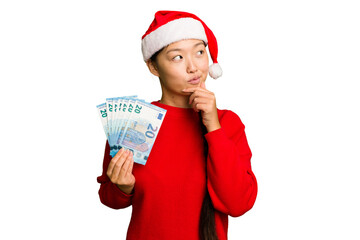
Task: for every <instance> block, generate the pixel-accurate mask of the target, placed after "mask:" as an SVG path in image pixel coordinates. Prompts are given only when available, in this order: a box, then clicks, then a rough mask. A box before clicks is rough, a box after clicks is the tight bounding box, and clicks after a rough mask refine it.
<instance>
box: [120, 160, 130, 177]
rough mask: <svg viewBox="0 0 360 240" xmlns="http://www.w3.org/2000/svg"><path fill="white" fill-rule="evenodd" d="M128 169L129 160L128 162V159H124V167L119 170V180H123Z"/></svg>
mask: <svg viewBox="0 0 360 240" xmlns="http://www.w3.org/2000/svg"><path fill="white" fill-rule="evenodd" d="M129 167H130V160H129V158H126V159H125V162H124V165H123V166H122V168H121V170H120V175H119V178H123V177H125V176H126V175H127V173H128V170H129Z"/></svg>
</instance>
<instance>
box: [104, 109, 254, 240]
mask: <svg viewBox="0 0 360 240" xmlns="http://www.w3.org/2000/svg"><path fill="white" fill-rule="evenodd" d="M152 104H154V105H156V106H159V107H162V108H164V109H166V110H167V113H166V116H165V119H164V122H163V124H162V126H161V129H160V131H159V134H158V136H157V139H156V141H155V144H154V146H153V149H152V151H151V154H150V156H149V158H148V160H147V163H146V165H145V166H143V165H140V164H137V163H134V168H133V174H134V176H135V179H136V182H135V187H134V190H133V192H132V194H130V195H128V194H125V193H124V192H122V191H121V190H120V189H119V188H118V187H117V186H116V185H114V184H113V183H112V182H110V180H109V178H108V177H107V175H106V170H107V168H108V165H109V162H110V160H111V156H110V155H109V145H108V144H107V145H106V148H105V156H104V163H103V174H102V175H101V176H100V177H98V179H97V180H98V182H99V183H101V186H100V190H99V195H100V200H101V202H102V203H103V204H105V205H106V206H108V207H110V208H114V209H120V208H126V207H128V206H130V205H132V216H131V220H130V224H129V228H128V232H127V238H126V239H128V240H139V239H142V240H150V239H151V240H162V239H164V240H169V239H171V240H177V239H179V240H184V239H186V240H198V239H199V219H200V210H201V206H202V202H203V199H204V195H205V184H207V187H208V191H209V194H210V198H211V200H212V203H213V205H214V208H215V225H216V232H217V235H218V238H219V240H224V239H227V229H228V215H230V216H233V217H237V216H240V215H242V214H244V213H245V212H247V211H248V210H249V209H251V208H252V206H253V205H254V202H255V199H256V195H257V182H256V178H255V176H254V174H253V172H252V170H251V164H250V158H251V151H250V148H249V146H248V143H247V140H246V136H245V132H244V125H243V123H242V122H241V120H240V118H239V117H238V116H237V115H236V114H235V113H233V112H231V111H228V110H218V116H219V120H220V125H221V128H220V129H218V130H216V131H213V132H210V133H206V134H205V139H206V141H207V144H208V149H209V150H208V156H207V159H205V156H204V138H203V133H202V130H201V127H200V126H201V118H200V116H199V114H198V113H196V112H195V111H194V110H193V109H186V108H177V107H171V106H167V105H164V104H161V103H158V102H153V103H152ZM206 175H207V178H206Z"/></svg>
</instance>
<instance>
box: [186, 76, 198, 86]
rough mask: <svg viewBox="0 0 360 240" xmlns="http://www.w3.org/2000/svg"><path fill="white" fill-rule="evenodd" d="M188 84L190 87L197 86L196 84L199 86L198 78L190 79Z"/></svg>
mask: <svg viewBox="0 0 360 240" xmlns="http://www.w3.org/2000/svg"><path fill="white" fill-rule="evenodd" d="M188 83H190V84H192V85H197V84H199V83H200V76H198V77H194V78H192V79H190V80H189V81H188Z"/></svg>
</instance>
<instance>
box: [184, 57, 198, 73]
mask: <svg viewBox="0 0 360 240" xmlns="http://www.w3.org/2000/svg"><path fill="white" fill-rule="evenodd" d="M186 67H187V69H186V70H187V72H188V73H194V72H196V71H197V66H196V62H195V61H194V59H192V58H188V59H187V66H186Z"/></svg>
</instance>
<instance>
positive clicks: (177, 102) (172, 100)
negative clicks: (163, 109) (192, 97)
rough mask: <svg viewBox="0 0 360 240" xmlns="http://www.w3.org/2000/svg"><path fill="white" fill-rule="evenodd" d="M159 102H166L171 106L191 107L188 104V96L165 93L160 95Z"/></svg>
mask: <svg viewBox="0 0 360 240" xmlns="http://www.w3.org/2000/svg"><path fill="white" fill-rule="evenodd" d="M160 103H162V104H166V105H169V106H172V107H179V108H191V105H189V96H186V95H180V96H175V95H171V96H167V94H164V93H163V95H162V97H161V99H160Z"/></svg>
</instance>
